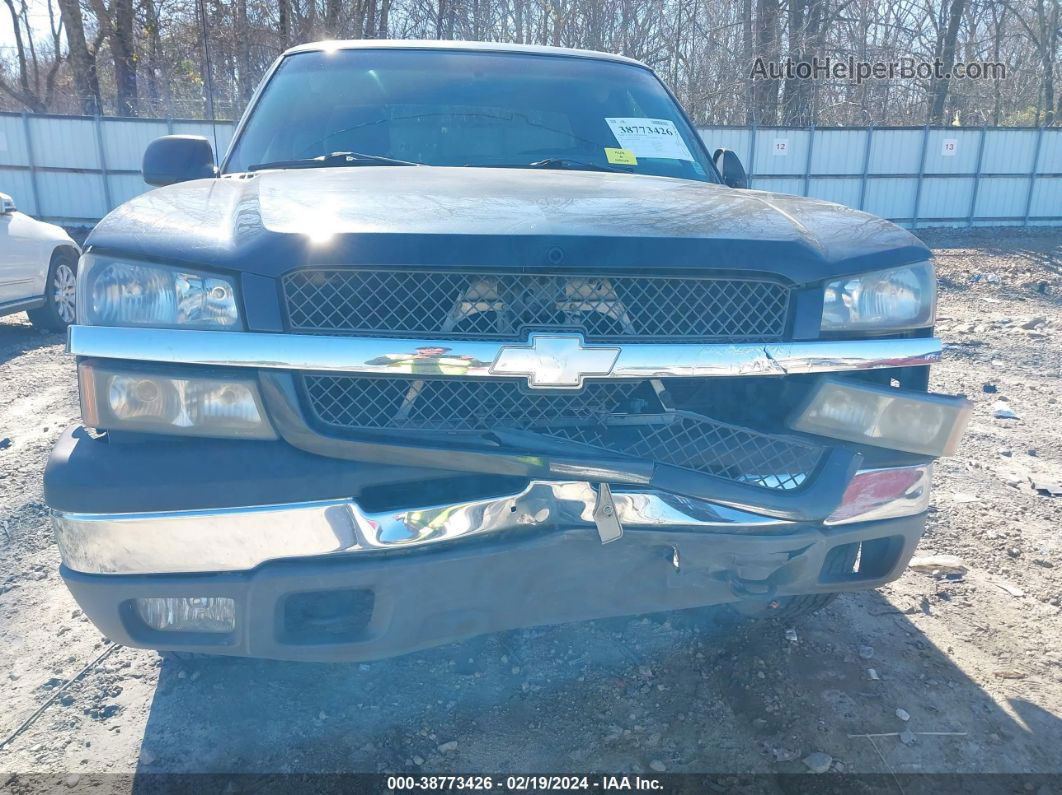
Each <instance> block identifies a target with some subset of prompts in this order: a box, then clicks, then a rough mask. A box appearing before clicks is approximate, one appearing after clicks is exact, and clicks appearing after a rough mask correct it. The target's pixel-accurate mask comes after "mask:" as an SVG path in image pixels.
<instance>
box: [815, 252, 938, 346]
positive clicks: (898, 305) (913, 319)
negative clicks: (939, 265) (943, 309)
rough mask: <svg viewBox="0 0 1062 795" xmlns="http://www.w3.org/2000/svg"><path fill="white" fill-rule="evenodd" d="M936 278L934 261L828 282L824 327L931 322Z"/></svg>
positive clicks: (891, 328) (894, 327)
mask: <svg viewBox="0 0 1062 795" xmlns="http://www.w3.org/2000/svg"><path fill="white" fill-rule="evenodd" d="M936 304H937V280H936V274H935V273H934V270H933V263H932V262H919V263H918V264H916V265H904V266H903V267H902V268H890V269H889V270H885V271H874V272H873V273H863V274H860V275H858V276H849V277H847V278H844V279H838V280H837V281H833V282H830V283H829V284H827V285H826V288H825V296H824V300H823V304H822V330H823V331H895V330H899V329H908V328H919V327H922V326H931V325H932V324H933V318H934V316H935V314H936Z"/></svg>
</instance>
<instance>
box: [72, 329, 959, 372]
mask: <svg viewBox="0 0 1062 795" xmlns="http://www.w3.org/2000/svg"><path fill="white" fill-rule="evenodd" d="M67 333H68V336H67V350H68V351H69V352H70V353H73V354H75V355H77V356H98V357H102V358H105V359H136V360H140V361H145V362H167V363H172V364H201V365H215V366H221V367H255V368H266V369H278V370H314V371H318V372H341V373H362V374H376V375H407V376H408V375H413V376H416V375H441V376H450V375H453V376H461V377H464V378H495V379H497V378H499V376H497V375H495V374H494V373H492V372H491V365H492V364H493V363H494V362H495V361H496V360H497V359H498V357H499V355H500V354H501V353H502V351H503V349H505V348H506V347H511V346H507V345H506V343H504V342H499V341H492V342H486V341H450V342H449V343H448V344H447V345H445V346H441V345H440V344H439V342H438V341H433V340H425V339H392V338H386V337H372V338H366V337H326V336H316V335H309V334H265V333H260V332H251V331H247V332H232V331H190V330H186V329H144V328H120V327H109V326H70V328H69V330H68V332H67ZM940 357H941V343H940V340H938V339H936V338H923V339H886V340H881V339H872V340H818V341H814V342H783V343H773V344H759V343H741V344H732V345H728V344H714V345H696V344H679V343H630V344H624V345H622V346H621V347H620V353H619V356H617V357H616V361H615V363H614V364H613V366H612V371H611V372H610V373H608V374H607V375H603V376H596V375H595V376H593V380H595V381H596V380H600V379H637V380H644V379H647V378H705V377H713V376H748V375H757V376H764V375H779V376H780V375H795V374H807V373H830V372H842V371H848V370H870V369H876V368H882V367H909V366H915V365H930V364H934V363H936V362H939V361H940Z"/></svg>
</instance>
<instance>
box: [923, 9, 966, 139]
mask: <svg viewBox="0 0 1062 795" xmlns="http://www.w3.org/2000/svg"><path fill="white" fill-rule="evenodd" d="M965 8H966V0H951V9H950V10H949V11H948V27H947V30H946V31H945V32H944V41H943V43H942V46H941V48H940V60H941V61H942V62H943V68H944V73H945V74H947V73H949V72H951V70H952V67H954V66H955V41H956V39H957V38H958V36H959V24H960V23H961V22H962V14H963V11H964V10H965ZM931 97H932V103H931V105H930V108H929V123H930V124H943V123H944V103H945V102H946V101H947V99H948V81H947V80H945V79H944V78H935V79H934V80H933V83H932V94H931Z"/></svg>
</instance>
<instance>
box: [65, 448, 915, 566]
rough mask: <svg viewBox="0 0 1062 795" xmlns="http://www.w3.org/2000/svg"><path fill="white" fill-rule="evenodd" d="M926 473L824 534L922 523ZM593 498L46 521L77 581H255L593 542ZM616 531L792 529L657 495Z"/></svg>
mask: <svg viewBox="0 0 1062 795" xmlns="http://www.w3.org/2000/svg"><path fill="white" fill-rule="evenodd" d="M931 472H932V465H931V464H922V465H918V466H910V467H897V468H889V469H872V470H864V471H861V472H859V473H857V474H856V476H855V477H854V478H853V479H852V482H851V483H850V485H849V487H848V490H847V491H846V492H845V495H844V499H843V501H842V503H841V505H840V506H839V507H838V508H837V509H836V510H835V511H834V513H833V514H832V515H831V516H830V517H829V518H828V519H827V520H826V521H825V524H826V525H836V524H847V523H852V522H864V521H872V520H878V519H888V518H894V517H899V516H910V515H914V514H919V513H922V512H923V511H925V510H926V508H927V507H928V505H929V481H930V476H931ZM597 500H598V492H597V490H596V488H595V487H594V486H593V485H592V484H590V483H585V482H573V481H532V482H531V483H530V484H528V486H527V487H526V488H524V489H523V490H522V491H520V492H518V493H515V494H510V495H505V496H500V497H492V498H487V499H481V500H475V501H470V502H465V503H458V504H454V505H433V506H422V507H411V508H406V509H401V510H392V511H382V512H375V513H374V512H369V511H366V510H364V509H362V508H361V507H359V506H358V505H357V504H356V503H355V502H354V501H352V500H332V501H322V502H312V503H297V504H290V505H271V506H257V507H246V508H229V509H223V510H209V511H171V512H157V513H127V514H84V513H67V512H58V511H56V512H53V521H54V527H55V534H56V540H57V542H58V545H59V550H60V552H61V554H62V558H63V562H64V563H65V564H66V566H67V567H68V568H69V569H72V570H74V571H78V572H82V573H86V574H164V573H179V572H184V573H191V572H224V571H244V570H248V569H253V568H255V567H256V566H259V565H260V564H262V563H265V562H267V561H272V560H278V559H290V558H306V557H319V556H327V555H341V554H351V553H366V552H380V551H383V550H400V549H407V548H411V547H418V546H423V545H427V544H435V543H440V542H444V541H453V540H456V539H462V538H469V537H473V536H484V535H488V534H498V533H503V532H517V531H519V530H521V529H527V528H536V529H549V528H564V529H572V528H582V527H585V528H586V529H587V532H588V533H591V532H596V528H597V523H596V522H595V518H594V508H595V504H596V503H597ZM612 500H613V504H614V505H615V512H616V517H617V519H618V520H619V522H620V524H621V525H622V527H623V528H625V529H629V530H632V531H637V530H639V529H653V530H661V529H671V530H677V531H683V532H690V533H703V532H714V533H724V534H734V533H743V532H745V533H748V532H757V533H770V534H782V535H784V534H786V533H789V532H793V531H795V530H797V529H798V528H799V527H801V526H806V523H804V525H802V524H801V523H799V522H792V521H787V520H784V519H777V518H772V517H768V516H763V515H761V514H755V513H750V512H747V511H742V510H738V509H735V508H729V507H726V506H723V505H719V504H715V503H711V502H707V501H703V500H695V499H689V498H685V497H679V496H676V495H673V494H667V493H663V492H656V491H646V490H634V489H629V490H625V489H621V488H619V487H614V488H613V489H612Z"/></svg>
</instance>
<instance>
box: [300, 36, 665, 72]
mask: <svg viewBox="0 0 1062 795" xmlns="http://www.w3.org/2000/svg"><path fill="white" fill-rule="evenodd" d="M377 49H387V50H458V51H478V52H512V53H520V54H523V55H565V56H568V57H575V58H593V59H596V60H599V61H619V62H621V63H628V64H634V65H636V66H642V67H645V64H643V63H642V62H641V61H636V60H635V59H633V58H628V57H626V56H624V55H613V54H611V53H607V52H597V51H596V50H577V49H573V48H570V47H547V46H545V45H541V44H506V43H504V42H487V41H439V40H435V39H349V40H342V39H330V40H326V41H315V42H309V43H307V44H300V45H298V46H296V47H292V48H290V49H289V50H287V51H286V52H285V53H284V55H291V54H293V53H299V52H322V51H327V50H377ZM646 68H648V67H646Z"/></svg>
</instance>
